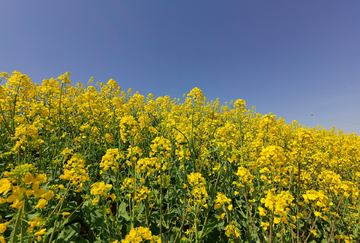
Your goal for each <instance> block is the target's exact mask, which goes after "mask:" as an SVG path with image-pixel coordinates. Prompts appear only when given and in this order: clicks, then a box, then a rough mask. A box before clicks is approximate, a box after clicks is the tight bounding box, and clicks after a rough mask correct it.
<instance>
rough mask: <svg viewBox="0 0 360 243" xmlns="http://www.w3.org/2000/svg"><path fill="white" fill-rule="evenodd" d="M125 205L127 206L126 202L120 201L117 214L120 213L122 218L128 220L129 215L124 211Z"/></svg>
mask: <svg viewBox="0 0 360 243" xmlns="http://www.w3.org/2000/svg"><path fill="white" fill-rule="evenodd" d="M126 206H127V204H126V203H125V202H122V203H121V204H120V207H119V214H120V216H121V217H123V218H124V219H126V220H127V221H129V220H130V217H129V215H128V214H127V212H126Z"/></svg>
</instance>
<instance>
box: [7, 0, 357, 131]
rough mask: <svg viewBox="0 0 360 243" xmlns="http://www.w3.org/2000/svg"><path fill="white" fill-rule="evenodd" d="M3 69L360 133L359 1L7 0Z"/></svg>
mask: <svg viewBox="0 0 360 243" xmlns="http://www.w3.org/2000/svg"><path fill="white" fill-rule="evenodd" d="M0 9H1V14H0V53H1V54H0V55H1V58H0V72H2V71H4V72H9V73H11V72H13V71H14V70H18V71H20V72H21V73H23V74H27V75H28V76H29V77H30V78H31V79H32V80H33V82H36V83H41V82H42V80H43V79H49V78H52V77H53V78H57V77H58V76H60V75H61V74H64V73H65V72H67V71H68V72H70V73H71V81H72V84H76V83H83V84H85V85H86V84H87V82H88V80H89V78H90V77H91V76H93V77H94V82H95V83H96V82H104V83H106V82H107V81H108V80H109V79H111V78H113V79H114V80H115V81H117V82H118V84H119V86H120V87H122V89H123V90H125V91H127V90H128V89H129V88H133V91H139V92H140V94H142V95H144V96H147V95H148V94H149V93H153V94H154V96H155V97H158V96H165V95H169V96H170V97H171V98H172V99H173V98H175V97H176V98H182V96H183V94H184V93H186V94H188V93H189V92H190V90H191V89H193V88H194V87H198V88H200V89H201V90H202V91H203V93H204V95H205V96H206V97H207V100H208V101H210V100H215V99H216V98H219V99H220V101H221V103H222V104H223V103H224V102H225V101H230V100H231V99H234V100H236V99H244V100H246V103H247V105H248V107H251V106H256V109H257V112H259V113H261V114H267V113H269V112H273V114H276V115H277V116H278V117H283V118H284V119H285V121H286V123H291V122H292V121H293V120H297V121H298V123H299V124H301V125H305V126H307V127H316V126H317V125H318V124H320V125H321V126H322V127H324V128H327V129H330V128H331V126H336V127H339V128H340V129H341V130H342V131H344V132H345V133H354V132H356V133H357V134H358V135H360V95H359V91H360V14H359V13H360V1H358V0H347V1H340V0H337V1H335V0H332V1H329V0H316V1H314V0H304V1H289V0H281V1H279V0H272V1H258V0H253V1H250V0H226V1H220V0H217V1H213V0H203V1H202V0H166V1H165V0H164V1H155V0H126V1H121V0H116V1H115V0H113V1H111V0H106V1H100V0H97V1H95V0H61V1H60V0H58V1H56V0H46V1H40V0H39V1H29V0H16V1H10V0H8V1H1V2H0Z"/></svg>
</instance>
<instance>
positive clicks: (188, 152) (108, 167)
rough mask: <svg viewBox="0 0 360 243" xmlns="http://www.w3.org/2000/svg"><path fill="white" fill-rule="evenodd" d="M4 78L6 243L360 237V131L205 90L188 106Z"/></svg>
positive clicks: (2, 208)
mask: <svg viewBox="0 0 360 243" xmlns="http://www.w3.org/2000/svg"><path fill="white" fill-rule="evenodd" d="M0 81H1V82H3V81H6V84H5V85H0V131H1V136H0V151H1V153H0V168H1V169H0V176H1V178H0V242H1V243H3V242H6V241H14V240H15V241H16V240H17V239H18V238H19V237H20V238H21V239H20V241H24V239H30V241H33V242H36V241H41V240H42V241H44V240H43V239H44V238H45V239H46V241H49V242H50V241H53V240H57V239H62V238H61V237H63V235H64V234H65V232H71V233H69V235H73V236H71V237H74V238H72V241H84V240H87V241H90V242H91V241H92V240H94V239H101V240H102V241H107V242H119V241H121V242H143V241H150V242H160V237H162V238H163V239H169V240H170V239H171V240H173V241H174V242H177V241H178V240H182V241H185V242H209V241H210V240H211V239H210V236H211V237H214V236H218V237H219V238H218V240H221V239H220V238H222V237H228V238H229V240H230V241H234V242H241V241H240V238H241V237H242V238H241V240H242V241H244V242H245V241H248V242H251V241H253V240H254V239H253V238H252V237H256V238H257V241H258V242H275V241H276V242H311V241H313V242H318V241H320V239H322V238H323V239H325V240H326V241H327V242H331V241H333V240H334V239H336V240H339V241H345V242H356V240H358V239H360V232H358V231H359V230H358V225H359V224H360V220H359V218H360V214H359V212H360V204H359V185H360V139H359V137H358V136H357V135H355V134H344V133H342V131H340V130H336V129H335V128H332V130H330V131H328V130H326V129H323V128H322V127H321V126H319V127H317V128H306V127H304V126H301V125H299V124H298V123H297V122H296V121H293V122H292V123H291V124H286V123H285V120H284V119H282V118H277V117H276V116H275V115H274V114H271V113H270V114H267V115H261V114H259V113H257V112H256V110H255V107H252V109H247V105H246V102H245V101H244V100H241V99H238V100H236V101H231V102H229V103H226V105H225V106H220V101H219V100H218V99H217V100H215V101H207V100H206V97H205V96H204V94H203V92H202V91H201V90H200V89H199V88H194V89H193V90H191V91H190V93H189V94H187V95H186V94H185V95H184V98H185V100H184V102H183V103H181V102H180V99H174V100H171V99H170V97H169V96H164V97H159V98H157V99H154V97H153V95H152V94H149V95H148V96H147V97H144V96H142V95H140V94H139V93H135V94H133V93H132V90H131V89H130V90H129V91H128V92H124V91H121V88H120V87H119V86H118V84H117V83H116V82H115V81H114V80H112V79H111V80H109V82H108V83H107V84H103V83H98V84H97V85H98V86H99V87H100V91H98V90H99V89H97V88H95V87H94V86H92V85H91V83H92V81H93V79H91V80H90V81H89V86H88V88H84V86H83V85H82V84H77V85H75V86H71V85H69V84H70V73H65V74H64V75H61V76H60V77H58V78H57V79H53V78H52V79H49V80H43V82H42V84H34V83H32V81H31V79H30V78H29V77H28V76H27V75H23V74H21V73H20V72H17V71H15V72H13V73H12V74H11V75H9V74H7V73H4V72H3V73H0ZM57 191H58V194H57ZM53 197H54V198H55V199H57V200H52V199H53ZM179 202H180V203H179ZM89 210H90V211H91V212H89ZM9 211H10V212H11V214H9ZM8 215H13V216H8ZM73 215H75V216H73ZM89 215H91V217H90V216H89ZM75 218H76V220H75ZM79 218H80V219H81V220H79ZM79 222H81V223H79ZM46 229H51V230H48V231H46ZM75 229H76V230H77V229H78V230H77V231H76V230H75ZM90 229H91V230H90ZM71 230H72V231H71ZM84 231H87V232H84ZM61 232H64V233H61ZM74 232H75V233H74ZM152 232H153V233H152ZM155 232H156V233H155ZM153 234H155V235H156V236H154V235H153ZM246 237H248V238H246ZM83 238H86V239H83ZM114 240H115V241H114Z"/></svg>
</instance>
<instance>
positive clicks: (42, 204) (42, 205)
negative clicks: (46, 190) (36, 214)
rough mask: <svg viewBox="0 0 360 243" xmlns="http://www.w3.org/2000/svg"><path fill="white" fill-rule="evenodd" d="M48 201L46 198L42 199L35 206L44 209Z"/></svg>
mask: <svg viewBox="0 0 360 243" xmlns="http://www.w3.org/2000/svg"><path fill="white" fill-rule="evenodd" d="M47 204H48V203H47V201H46V200H45V199H42V198H41V199H40V200H39V202H38V204H37V205H36V206H35V208H41V209H44V208H45V206H46V205H47Z"/></svg>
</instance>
